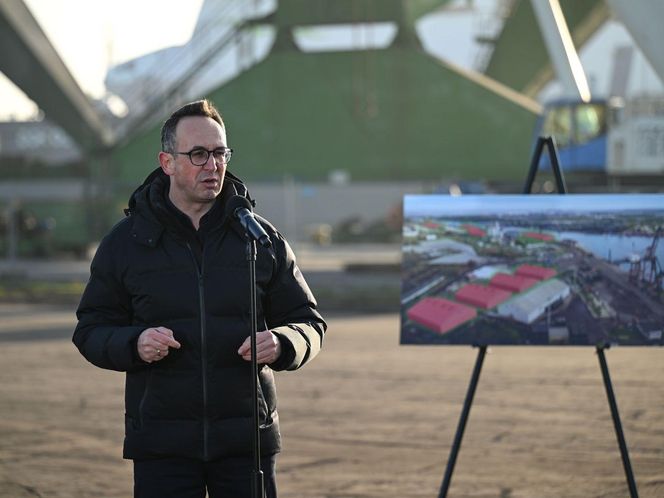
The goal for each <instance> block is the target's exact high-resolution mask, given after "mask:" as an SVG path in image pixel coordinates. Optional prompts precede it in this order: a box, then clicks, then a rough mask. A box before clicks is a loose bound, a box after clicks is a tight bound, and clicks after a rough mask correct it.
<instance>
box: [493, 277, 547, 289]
mask: <svg viewBox="0 0 664 498" xmlns="http://www.w3.org/2000/svg"><path fill="white" fill-rule="evenodd" d="M538 281H539V280H537V279H534V278H529V277H525V276H523V275H510V274H509V273H496V274H495V275H494V276H493V278H492V279H491V280H490V281H489V285H490V286H491V287H496V288H498V289H503V290H506V291H510V292H523V291H525V290H526V289H530V288H531V287H532V286H533V285H535V284H536V283H537V282H538Z"/></svg>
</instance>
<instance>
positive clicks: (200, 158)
mask: <svg viewBox="0 0 664 498" xmlns="http://www.w3.org/2000/svg"><path fill="white" fill-rule="evenodd" d="M172 154H179V155H182V156H189V160H190V161H191V164H193V165H194V166H205V165H206V164H207V162H208V159H210V154H212V157H214V160H215V162H217V163H221V162H223V163H225V164H228V163H229V161H230V160H231V157H232V156H233V149H230V148H228V147H217V148H216V149H214V150H207V149H204V148H203V147H196V148H194V149H191V150H190V151H189V152H172Z"/></svg>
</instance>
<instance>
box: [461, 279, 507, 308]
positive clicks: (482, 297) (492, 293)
mask: <svg viewBox="0 0 664 498" xmlns="http://www.w3.org/2000/svg"><path fill="white" fill-rule="evenodd" d="M511 295H512V293H511V292H509V291H506V290H504V289H500V288H498V287H485V286H484V285H478V284H468V285H464V286H463V287H462V288H461V289H459V290H458V291H457V293H456V294H455V296H454V297H455V299H456V300H457V301H459V302H461V303H465V304H470V305H471V306H477V307H478V308H484V309H489V308H493V307H494V306H497V305H498V304H500V303H502V302H503V301H505V300H507V299H509V298H510V296H511Z"/></svg>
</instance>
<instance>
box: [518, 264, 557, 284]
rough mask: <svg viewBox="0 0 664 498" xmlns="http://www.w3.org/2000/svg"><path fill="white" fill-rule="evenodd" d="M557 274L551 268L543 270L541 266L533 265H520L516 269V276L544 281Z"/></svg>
mask: <svg viewBox="0 0 664 498" xmlns="http://www.w3.org/2000/svg"><path fill="white" fill-rule="evenodd" d="M556 273H558V272H557V271H556V270H554V269H553V268H545V267H543V266H535V265H521V266H519V267H518V268H517V269H516V274H517V275H522V276H524V277H529V278H536V279H537V280H546V279H547V278H551V277H553V276H554V275H556Z"/></svg>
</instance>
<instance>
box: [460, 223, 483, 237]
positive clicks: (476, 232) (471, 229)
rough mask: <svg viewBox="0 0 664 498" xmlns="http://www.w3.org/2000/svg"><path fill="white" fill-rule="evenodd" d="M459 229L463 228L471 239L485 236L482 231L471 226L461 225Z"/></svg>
mask: <svg viewBox="0 0 664 498" xmlns="http://www.w3.org/2000/svg"><path fill="white" fill-rule="evenodd" d="M461 228H463V229H464V230H465V231H466V233H467V234H468V235H472V236H473V237H484V236H485V235H486V232H485V231H484V230H482V229H481V228H478V227H476V226H473V225H461Z"/></svg>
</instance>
